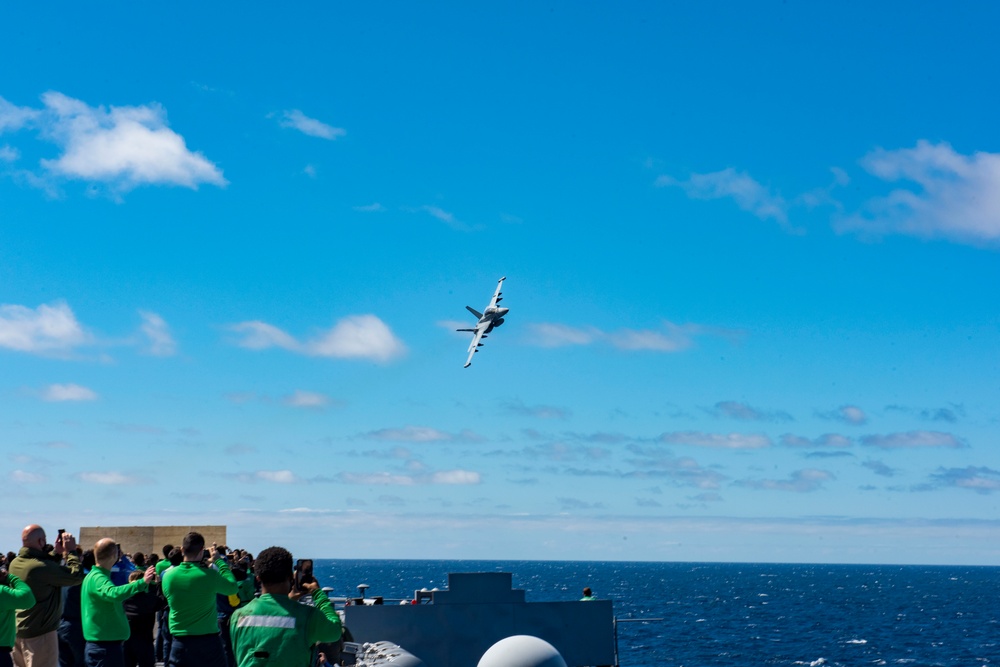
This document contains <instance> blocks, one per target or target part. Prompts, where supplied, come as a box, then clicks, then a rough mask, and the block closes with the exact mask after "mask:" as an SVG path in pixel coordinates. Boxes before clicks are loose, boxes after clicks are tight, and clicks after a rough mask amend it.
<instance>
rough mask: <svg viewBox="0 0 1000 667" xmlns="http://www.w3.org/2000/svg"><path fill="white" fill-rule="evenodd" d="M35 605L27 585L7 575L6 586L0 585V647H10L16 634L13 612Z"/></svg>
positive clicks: (33, 595) (11, 575)
mask: <svg viewBox="0 0 1000 667" xmlns="http://www.w3.org/2000/svg"><path fill="white" fill-rule="evenodd" d="M34 605H35V594H34V593H32V592H31V588H29V587H28V584H26V583H24V582H23V581H21V580H20V579H18V578H17V577H16V576H14V575H13V574H8V575H7V585H6V586H4V585H0V646H6V647H8V648H9V647H11V646H13V645H14V637H15V635H16V634H17V621H16V620H15V619H14V610H16V609H30V608H31V607H33V606H34Z"/></svg>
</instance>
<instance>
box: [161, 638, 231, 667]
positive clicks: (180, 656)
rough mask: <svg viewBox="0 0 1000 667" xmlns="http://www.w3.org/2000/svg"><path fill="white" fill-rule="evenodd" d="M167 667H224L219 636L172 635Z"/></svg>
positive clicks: (224, 656)
mask: <svg viewBox="0 0 1000 667" xmlns="http://www.w3.org/2000/svg"><path fill="white" fill-rule="evenodd" d="M167 667H226V654H225V652H223V650H222V640H221V639H219V634H218V633H215V634H211V635H187V636H183V637H182V636H180V635H173V640H172V641H171V643H170V660H169V662H167Z"/></svg>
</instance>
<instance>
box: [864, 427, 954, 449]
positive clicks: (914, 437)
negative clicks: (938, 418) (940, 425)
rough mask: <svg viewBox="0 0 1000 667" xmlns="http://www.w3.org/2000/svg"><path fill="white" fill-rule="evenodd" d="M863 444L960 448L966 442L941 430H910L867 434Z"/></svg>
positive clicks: (899, 447)
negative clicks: (885, 433) (884, 433)
mask: <svg viewBox="0 0 1000 667" xmlns="http://www.w3.org/2000/svg"><path fill="white" fill-rule="evenodd" d="M861 444H862V445H867V446H869V447H878V448H879V449H922V448H925V447H946V448H951V449H960V448H963V447H966V444H965V443H964V442H962V441H961V440H960V439H958V438H957V437H955V436H954V435H952V434H951V433H942V432H941V431H909V432H906V433H889V434H887V435H866V436H864V437H862V438H861Z"/></svg>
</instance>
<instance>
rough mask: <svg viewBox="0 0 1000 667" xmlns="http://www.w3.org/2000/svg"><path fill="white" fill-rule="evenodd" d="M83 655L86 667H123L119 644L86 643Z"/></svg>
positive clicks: (123, 661) (123, 659)
mask: <svg viewBox="0 0 1000 667" xmlns="http://www.w3.org/2000/svg"><path fill="white" fill-rule="evenodd" d="M83 655H84V659H85V660H86V664H87V667H125V657H124V655H123V654H122V643H121V642H87V647H86V648H85V649H84V651H83Z"/></svg>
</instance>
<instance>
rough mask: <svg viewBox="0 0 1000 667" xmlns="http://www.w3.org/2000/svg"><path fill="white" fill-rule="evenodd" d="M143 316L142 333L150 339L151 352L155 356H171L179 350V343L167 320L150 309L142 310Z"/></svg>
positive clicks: (140, 312)
mask: <svg viewBox="0 0 1000 667" xmlns="http://www.w3.org/2000/svg"><path fill="white" fill-rule="evenodd" d="M139 315H140V316H141V317H142V327H141V329H142V333H143V334H145V335H146V338H147V339H148V340H149V348H148V350H149V354H152V355H153V356H155V357H169V356H172V355H173V354H175V353H176V352H177V343H176V341H174V337H173V336H172V335H171V334H170V327H169V326H168V325H167V322H166V321H165V320H164V319H163V318H162V317H160V316H159V315H158V314H156V313H153V312H150V311H148V310H140V311H139Z"/></svg>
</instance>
